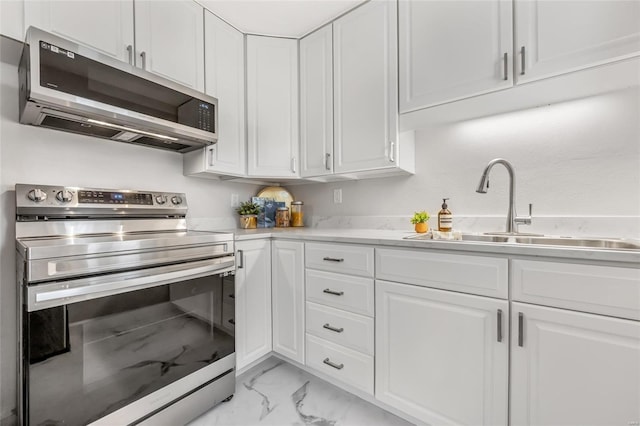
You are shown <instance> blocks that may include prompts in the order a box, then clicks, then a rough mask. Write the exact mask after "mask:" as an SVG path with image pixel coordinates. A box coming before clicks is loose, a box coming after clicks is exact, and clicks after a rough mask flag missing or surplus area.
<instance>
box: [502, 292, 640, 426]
mask: <svg viewBox="0 0 640 426" xmlns="http://www.w3.org/2000/svg"><path fill="white" fill-rule="evenodd" d="M511 329H512V338H511V424H512V425H514V426H516V425H585V426H586V425H631V424H637V423H638V421H640V322H638V321H630V320H623V319H618V318H611V317H605V316H600V315H593V314H586V313H581V312H574V311H567V310H562V309H555V308H547V307H542V306H535V305H529V304H526V303H515V302H514V303H513V304H512V307H511Z"/></svg>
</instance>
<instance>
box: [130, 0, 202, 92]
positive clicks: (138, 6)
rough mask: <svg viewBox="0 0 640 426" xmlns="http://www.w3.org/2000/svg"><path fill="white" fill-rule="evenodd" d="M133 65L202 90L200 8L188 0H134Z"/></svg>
mask: <svg viewBox="0 0 640 426" xmlns="http://www.w3.org/2000/svg"><path fill="white" fill-rule="evenodd" d="M135 19H136V49H135V50H136V65H137V66H139V67H141V68H144V69H146V70H147V71H150V72H152V73H154V74H158V75H160V76H162V77H165V78H168V79H171V80H174V81H176V82H178V83H180V84H183V85H185V86H188V87H191V88H193V89H196V90H199V91H201V92H204V22H203V21H204V18H203V8H202V6H200V5H198V4H197V3H195V2H193V1H191V0H176V1H150V0H136V2H135Z"/></svg>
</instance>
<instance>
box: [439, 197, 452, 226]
mask: <svg viewBox="0 0 640 426" xmlns="http://www.w3.org/2000/svg"><path fill="white" fill-rule="evenodd" d="M447 200H448V198H443V199H442V210H440V211H439V212H438V231H441V232H451V228H452V227H453V215H452V214H451V211H450V210H449V209H448V208H447Z"/></svg>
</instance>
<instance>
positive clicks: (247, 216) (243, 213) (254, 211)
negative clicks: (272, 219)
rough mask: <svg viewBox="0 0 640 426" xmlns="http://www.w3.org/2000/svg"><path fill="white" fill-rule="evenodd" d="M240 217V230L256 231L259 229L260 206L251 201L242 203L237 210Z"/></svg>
mask: <svg viewBox="0 0 640 426" xmlns="http://www.w3.org/2000/svg"><path fill="white" fill-rule="evenodd" d="M236 211H237V212H238V214H239V215H240V228H242V229H255V228H257V227H258V214H259V213H260V206H258V205H257V204H253V203H252V202H251V201H247V202H245V203H240V207H238V208H237V209H236Z"/></svg>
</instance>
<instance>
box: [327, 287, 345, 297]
mask: <svg viewBox="0 0 640 426" xmlns="http://www.w3.org/2000/svg"><path fill="white" fill-rule="evenodd" d="M322 292H323V293H327V294H333V295H334V296H342V295H343V294H344V291H335V290H331V289H330V288H325V289H324V290H322Z"/></svg>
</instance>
